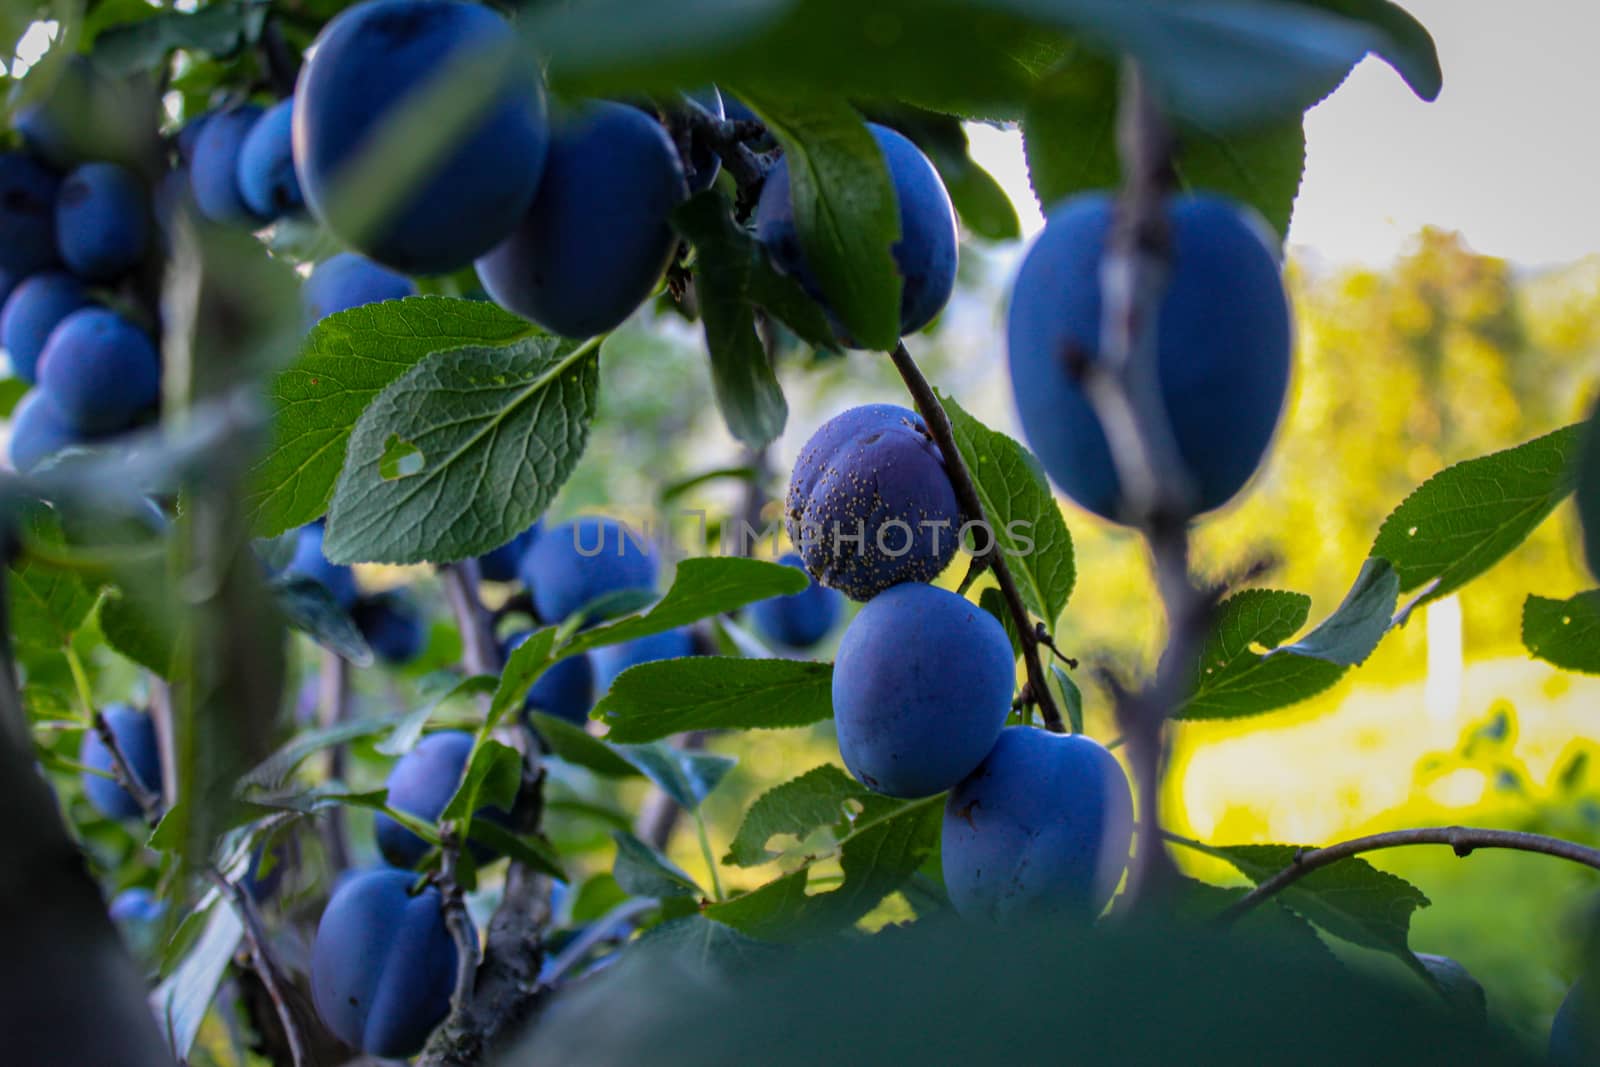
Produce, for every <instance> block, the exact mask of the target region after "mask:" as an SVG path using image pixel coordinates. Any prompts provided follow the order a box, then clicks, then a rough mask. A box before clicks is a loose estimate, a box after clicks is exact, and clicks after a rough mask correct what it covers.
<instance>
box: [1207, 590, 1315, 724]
mask: <svg viewBox="0 0 1600 1067" xmlns="http://www.w3.org/2000/svg"><path fill="white" fill-rule="evenodd" d="M1310 612H1311V598H1310V597H1308V596H1306V595H1304V594H1303V593H1287V592H1283V591H1281V590H1276V589H1246V590H1245V591H1244V592H1242V593H1235V594H1234V595H1233V596H1231V597H1229V598H1228V599H1226V600H1224V601H1223V602H1222V603H1221V604H1219V605H1218V606H1217V617H1216V620H1215V622H1214V624H1213V627H1212V632H1211V635H1210V637H1209V638H1207V640H1206V644H1205V648H1204V649H1202V650H1201V653H1200V660H1199V662H1198V663H1197V664H1196V665H1195V666H1196V670H1195V682H1194V691H1193V693H1192V694H1191V695H1190V697H1189V699H1188V700H1187V701H1186V702H1185V703H1184V705H1183V707H1182V708H1181V709H1179V711H1178V714H1177V717H1178V718H1181V719H1228V718H1236V717H1239V716H1242V715H1259V714H1261V713H1262V712H1266V711H1272V710H1275V709H1277V708H1282V707H1287V706H1289V705H1290V704H1296V703H1299V702H1300V701H1302V700H1305V699H1307V698H1309V697H1313V696H1316V695H1317V694H1318V693H1320V692H1322V691H1323V690H1325V689H1327V688H1328V687H1330V686H1332V685H1333V684H1334V683H1335V682H1337V681H1338V680H1339V678H1340V676H1341V675H1343V674H1344V671H1345V668H1344V667H1343V666H1341V665H1340V664H1337V663H1329V662H1327V661H1326V660H1320V659H1312V658H1310V657H1307V656H1299V655H1295V654H1293V653H1287V654H1283V655H1263V654H1261V653H1258V652H1256V651H1254V648H1255V647H1257V646H1260V647H1262V648H1266V649H1273V648H1276V647H1277V646H1278V645H1280V644H1282V643H1283V642H1284V641H1287V640H1288V639H1289V638H1290V637H1292V636H1294V634H1295V633H1296V632H1297V631H1298V630H1299V629H1300V628H1301V627H1302V626H1304V625H1305V623H1306V617H1307V616H1308V615H1309V614H1310Z"/></svg>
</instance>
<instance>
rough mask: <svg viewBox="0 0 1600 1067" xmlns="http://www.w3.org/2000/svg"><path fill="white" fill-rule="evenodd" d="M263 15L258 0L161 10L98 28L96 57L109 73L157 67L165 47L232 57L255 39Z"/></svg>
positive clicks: (264, 9)
mask: <svg viewBox="0 0 1600 1067" xmlns="http://www.w3.org/2000/svg"><path fill="white" fill-rule="evenodd" d="M266 19H267V6H266V5H265V4H259V3H214V4H210V5H208V6H206V7H203V8H199V9H198V10H195V11H191V12H182V11H162V12H160V13H158V14H153V15H150V16H149V17H146V18H141V19H139V20H138V21H135V22H124V23H121V24H120V25H116V26H112V27H110V28H108V29H106V30H104V31H102V32H101V33H100V34H99V35H98V36H97V37H96V38H95V45H94V59H95V62H96V63H97V64H98V65H99V66H100V67H101V68H103V69H104V70H106V71H107V72H109V73H114V74H135V73H139V72H141V71H148V70H150V69H151V68H153V67H157V66H159V65H160V64H161V62H162V60H163V59H164V58H165V57H166V56H167V54H168V53H169V52H173V51H175V50H177V49H180V48H182V49H186V50H188V51H192V52H203V53H205V54H206V55H210V56H218V57H222V56H230V55H233V54H234V53H236V52H238V51H239V50H240V49H242V48H245V47H248V46H249V45H251V44H254V43H255V41H256V40H257V39H258V38H259V37H260V36H261V28H262V26H263V24H264V23H265V22H266Z"/></svg>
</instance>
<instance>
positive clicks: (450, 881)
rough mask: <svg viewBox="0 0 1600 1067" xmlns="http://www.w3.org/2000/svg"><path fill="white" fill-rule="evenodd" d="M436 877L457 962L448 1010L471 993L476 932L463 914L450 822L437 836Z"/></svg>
mask: <svg viewBox="0 0 1600 1067" xmlns="http://www.w3.org/2000/svg"><path fill="white" fill-rule="evenodd" d="M440 846H441V847H440V853H441V858H440V861H439V881H440V883H441V891H442V893H443V894H444V923H445V927H446V928H447V929H449V931H450V937H451V939H452V940H453V941H455V943H456V953H457V957H458V958H457V966H456V986H455V992H454V993H452V994H451V996H450V1008H451V1010H452V1011H456V1012H459V1011H464V1010H465V1009H466V1005H467V1002H468V1001H469V1000H470V999H471V997H472V990H473V986H474V985H475V983H476V981H477V976H478V962H479V960H478V932H477V931H476V930H474V929H473V928H472V917H471V916H470V915H468V914H467V900H466V894H464V893H463V892H462V891H461V882H460V880H459V879H457V877H456V866H457V864H459V863H460V862H461V849H462V847H463V846H462V843H461V835H460V834H458V833H457V832H456V829H455V827H454V826H453V825H451V826H447V827H446V829H445V831H444V833H443V834H442V835H441V836H440Z"/></svg>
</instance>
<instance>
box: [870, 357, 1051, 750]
mask: <svg viewBox="0 0 1600 1067" xmlns="http://www.w3.org/2000/svg"><path fill="white" fill-rule="evenodd" d="M889 357H890V358H891V359H893V360H894V366H895V369H896V370H898V371H899V372H900V377H901V378H902V379H903V380H904V381H905V383H906V390H907V391H908V392H909V393H910V394H911V399H912V400H913V401H914V402H915V403H916V405H917V411H919V412H920V413H921V414H922V421H923V422H925V423H926V424H927V426H928V433H929V434H930V435H932V437H933V441H934V443H935V444H937V445H938V446H939V451H940V452H941V453H943V454H944V465H945V470H946V471H948V472H949V475H950V485H951V487H952V488H954V489H955V492H956V501H957V503H959V504H960V505H961V510H962V511H963V512H965V513H966V514H967V517H968V518H969V519H972V520H986V518H987V517H986V515H985V513H984V510H983V501H982V500H981V499H980V498H979V497H978V489H977V486H976V485H974V484H973V481H972V472H971V471H969V470H967V465H966V462H965V461H964V460H962V458H961V450H960V449H959V448H957V447H956V435H955V429H954V427H952V426H951V425H950V416H948V415H946V414H945V410H944V405H942V404H940V403H939V398H938V397H937V396H936V395H934V392H933V386H931V385H929V384H928V379H927V378H926V377H925V376H924V375H923V373H922V369H921V368H920V367H918V366H917V361H916V360H914V359H912V358H911V353H910V352H909V351H907V350H906V346H905V342H904V341H901V342H899V343H898V344H896V345H895V348H894V351H893V352H891V353H889ZM989 542H990V545H989V551H988V553H987V556H988V559H989V565H990V566H991V567H992V568H993V569H994V577H995V581H996V582H998V583H999V585H1000V592H1001V594H1002V595H1003V596H1004V597H1005V601H1006V608H1007V610H1009V611H1010V612H1011V618H1012V620H1013V621H1014V622H1015V623H1016V633H1017V639H1018V641H1019V643H1020V644H1021V645H1022V662H1023V664H1024V665H1026V667H1027V669H1028V683H1029V685H1030V686H1031V687H1032V692H1033V697H1034V699H1035V700H1036V701H1037V702H1038V705H1039V714H1040V716H1041V717H1042V718H1043V719H1044V724H1045V727H1046V728H1047V729H1049V730H1052V731H1054V732H1056V733H1058V734H1060V733H1066V730H1067V726H1066V723H1065V722H1064V721H1063V720H1062V718H1061V712H1060V710H1059V709H1058V708H1057V707H1056V702H1055V698H1054V697H1052V696H1051V695H1050V686H1049V682H1048V680H1047V676H1046V674H1045V671H1044V664H1043V663H1042V662H1041V661H1040V659H1039V637H1038V632H1037V630H1036V628H1035V627H1034V625H1033V620H1032V619H1031V618H1030V617H1029V616H1028V608H1027V605H1025V604H1024V603H1023V602H1022V593H1021V591H1020V590H1019V589H1018V588H1017V582H1016V579H1015V578H1013V577H1012V574H1011V568H1010V566H1009V565H1007V563H1006V556H1005V553H1004V552H1002V551H1000V549H999V547H998V544H997V542H996V539H995V538H994V537H992V536H991V537H990V538H989Z"/></svg>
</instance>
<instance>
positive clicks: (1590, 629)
mask: <svg viewBox="0 0 1600 1067" xmlns="http://www.w3.org/2000/svg"><path fill="white" fill-rule="evenodd" d="M1522 644H1523V647H1525V648H1526V649H1527V650H1528V653H1529V654H1530V655H1532V656H1533V657H1534V658H1535V659H1542V660H1544V661H1545V662H1546V663H1550V664H1554V665H1555V666H1557V667H1560V668H1561V669H1562V670H1566V671H1578V672H1580V673H1583V674H1600V589H1591V590H1589V591H1588V592H1586V593H1579V594H1578V595H1577V596H1574V597H1570V598H1568V599H1566V600H1550V599H1548V598H1546V597H1542V596H1530V597H1528V599H1527V600H1526V601H1524V602H1523V605H1522Z"/></svg>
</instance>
